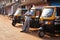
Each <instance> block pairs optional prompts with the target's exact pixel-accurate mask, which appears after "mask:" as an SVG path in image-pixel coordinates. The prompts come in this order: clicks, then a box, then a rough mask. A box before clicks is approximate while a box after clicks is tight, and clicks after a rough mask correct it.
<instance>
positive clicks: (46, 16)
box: [39, 6, 60, 37]
mask: <svg viewBox="0 0 60 40" xmlns="http://www.w3.org/2000/svg"><path fill="white" fill-rule="evenodd" d="M40 25H41V27H40V28H39V36H40V37H44V35H45V34H46V33H49V34H51V36H54V35H55V34H60V27H59V26H60V6H45V7H44V8H43V10H42V14H41V16H40Z"/></svg>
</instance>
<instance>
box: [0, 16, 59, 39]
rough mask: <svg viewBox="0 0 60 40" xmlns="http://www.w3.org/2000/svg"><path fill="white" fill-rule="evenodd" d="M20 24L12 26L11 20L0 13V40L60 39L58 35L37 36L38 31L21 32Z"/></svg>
mask: <svg viewBox="0 0 60 40" xmlns="http://www.w3.org/2000/svg"><path fill="white" fill-rule="evenodd" d="M20 31H21V25H17V26H16V27H13V26H12V25H11V20H9V19H8V17H6V16H2V15H0V40H60V37H44V38H39V37H38V32H34V31H31V32H30V33H22V32H20Z"/></svg>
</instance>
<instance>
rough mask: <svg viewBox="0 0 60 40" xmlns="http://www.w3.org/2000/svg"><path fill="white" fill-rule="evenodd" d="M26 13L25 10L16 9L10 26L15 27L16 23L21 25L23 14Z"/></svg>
mask: <svg viewBox="0 0 60 40" xmlns="http://www.w3.org/2000/svg"><path fill="white" fill-rule="evenodd" d="M26 11H27V9H21V8H17V10H16V12H15V14H14V16H13V20H12V25H13V26H15V25H16V24H17V23H22V22H24V16H23V14H24V13H25V12H26Z"/></svg>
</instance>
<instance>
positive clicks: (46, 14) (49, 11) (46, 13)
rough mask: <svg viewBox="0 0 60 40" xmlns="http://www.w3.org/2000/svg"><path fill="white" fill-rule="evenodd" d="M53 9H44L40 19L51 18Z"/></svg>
mask: <svg viewBox="0 0 60 40" xmlns="http://www.w3.org/2000/svg"><path fill="white" fill-rule="evenodd" d="M53 11H54V8H44V9H43V11H42V15H41V17H51V16H52V14H53Z"/></svg>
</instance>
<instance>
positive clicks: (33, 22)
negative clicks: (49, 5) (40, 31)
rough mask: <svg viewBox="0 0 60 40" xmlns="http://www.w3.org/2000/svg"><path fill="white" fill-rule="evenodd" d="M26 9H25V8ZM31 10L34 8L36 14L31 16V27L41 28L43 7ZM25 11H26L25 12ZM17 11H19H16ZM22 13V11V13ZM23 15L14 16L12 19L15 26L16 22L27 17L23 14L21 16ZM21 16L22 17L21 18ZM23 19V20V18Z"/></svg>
mask: <svg viewBox="0 0 60 40" xmlns="http://www.w3.org/2000/svg"><path fill="white" fill-rule="evenodd" d="M24 10H25V9H24ZM31 10H34V14H33V16H31V18H32V19H31V21H30V27H31V28H39V27H40V24H39V19H40V15H41V12H42V10H41V8H35V9H31ZM25 12H26V11H25ZM25 12H24V13H25ZM16 13H17V12H16ZM24 13H23V14H24ZM21 14H22V13H21ZM21 16H22V15H20V16H18V15H17V16H14V19H13V21H12V25H13V26H15V25H16V23H20V20H21V19H25V18H24V17H23V16H22V17H21ZM20 17H21V18H20ZM21 21H22V20H21Z"/></svg>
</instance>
